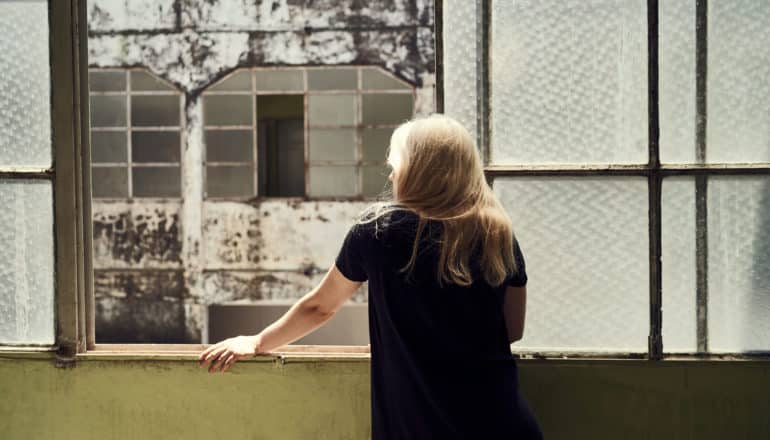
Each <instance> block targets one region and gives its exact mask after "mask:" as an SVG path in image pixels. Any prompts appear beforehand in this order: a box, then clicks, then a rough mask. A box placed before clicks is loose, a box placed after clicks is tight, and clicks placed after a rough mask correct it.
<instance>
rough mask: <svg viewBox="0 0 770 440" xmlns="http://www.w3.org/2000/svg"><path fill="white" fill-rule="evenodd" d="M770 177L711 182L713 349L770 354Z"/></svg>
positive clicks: (710, 325) (725, 178)
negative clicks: (760, 351)
mask: <svg viewBox="0 0 770 440" xmlns="http://www.w3.org/2000/svg"><path fill="white" fill-rule="evenodd" d="M768 268H770V176H715V177H711V178H709V181H708V279H709V286H708V288H709V291H708V329H709V331H708V338H709V350H710V351H716V352H724V351H730V352H742V351H751V350H764V351H767V350H770V270H768Z"/></svg>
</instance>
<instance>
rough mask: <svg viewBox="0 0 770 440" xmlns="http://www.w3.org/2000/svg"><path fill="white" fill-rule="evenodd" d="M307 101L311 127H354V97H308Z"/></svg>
mask: <svg viewBox="0 0 770 440" xmlns="http://www.w3.org/2000/svg"><path fill="white" fill-rule="evenodd" d="M307 99H308V113H309V115H308V118H309V120H310V124H311V125H355V123H356V96H355V95H310V96H308V97H307Z"/></svg>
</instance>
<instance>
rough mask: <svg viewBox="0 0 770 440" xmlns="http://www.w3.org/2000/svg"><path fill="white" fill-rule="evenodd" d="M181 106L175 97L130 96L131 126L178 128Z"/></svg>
mask: <svg viewBox="0 0 770 440" xmlns="http://www.w3.org/2000/svg"><path fill="white" fill-rule="evenodd" d="M180 113H181V106H180V103H179V96H177V95H175V94H174V95H139V96H137V95H132V96H131V125H133V126H144V127H170V126H171V127H173V126H177V127H178V126H179V123H180Z"/></svg>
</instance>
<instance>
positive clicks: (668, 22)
mask: <svg viewBox="0 0 770 440" xmlns="http://www.w3.org/2000/svg"><path fill="white" fill-rule="evenodd" d="M659 8H660V10H659V16H658V20H659V30H658V31H659V39H658V48H659V52H658V57H659V63H660V64H659V88H660V93H659V99H660V101H659V110H660V160H661V161H662V162H665V163H692V162H695V2H694V1H664V2H660V3H659ZM665 321H666V320H665V319H664V322H665ZM663 347H664V349H666V348H667V347H666V341H665V339H664V341H663Z"/></svg>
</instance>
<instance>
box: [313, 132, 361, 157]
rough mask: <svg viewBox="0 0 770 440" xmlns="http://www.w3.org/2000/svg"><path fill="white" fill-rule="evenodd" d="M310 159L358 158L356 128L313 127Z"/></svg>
mask: <svg viewBox="0 0 770 440" xmlns="http://www.w3.org/2000/svg"><path fill="white" fill-rule="evenodd" d="M308 136H310V139H309V140H310V152H309V153H310V160H342V161H354V160H356V130H355V129H354V128H311V129H310V133H309V134H308Z"/></svg>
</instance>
